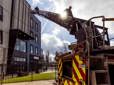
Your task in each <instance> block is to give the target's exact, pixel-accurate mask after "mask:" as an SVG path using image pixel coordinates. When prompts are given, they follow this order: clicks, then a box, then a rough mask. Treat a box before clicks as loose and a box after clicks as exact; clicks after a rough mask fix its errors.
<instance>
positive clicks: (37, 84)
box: [3, 80, 54, 85]
mask: <svg viewBox="0 0 114 85" xmlns="http://www.w3.org/2000/svg"><path fill="white" fill-rule="evenodd" d="M53 82H54V80H46V81H32V82H23V83H11V84H3V85H53Z"/></svg>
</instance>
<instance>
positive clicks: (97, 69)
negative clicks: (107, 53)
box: [90, 55, 111, 85]
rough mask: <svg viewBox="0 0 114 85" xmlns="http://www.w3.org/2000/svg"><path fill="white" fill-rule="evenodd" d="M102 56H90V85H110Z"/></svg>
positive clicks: (106, 66)
mask: <svg viewBox="0 0 114 85" xmlns="http://www.w3.org/2000/svg"><path fill="white" fill-rule="evenodd" d="M105 61H106V59H105V58H104V56H103V55H102V56H91V58H90V64H91V66H90V79H91V85H111V84H110V78H109V71H108V64H107V63H105Z"/></svg>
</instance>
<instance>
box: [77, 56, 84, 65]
mask: <svg viewBox="0 0 114 85" xmlns="http://www.w3.org/2000/svg"><path fill="white" fill-rule="evenodd" d="M75 59H76V61H77V62H78V63H79V64H83V61H82V60H80V57H79V55H75Z"/></svg>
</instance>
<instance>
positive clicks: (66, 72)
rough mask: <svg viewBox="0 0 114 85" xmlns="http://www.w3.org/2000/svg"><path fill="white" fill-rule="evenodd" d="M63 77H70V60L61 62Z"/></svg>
mask: <svg viewBox="0 0 114 85" xmlns="http://www.w3.org/2000/svg"><path fill="white" fill-rule="evenodd" d="M63 77H67V78H71V77H72V61H64V62H63Z"/></svg>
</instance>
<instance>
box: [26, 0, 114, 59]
mask: <svg viewBox="0 0 114 85" xmlns="http://www.w3.org/2000/svg"><path fill="white" fill-rule="evenodd" d="M27 1H28V2H29V3H30V4H31V7H32V8H34V7H36V6H38V7H39V8H40V9H42V10H48V11H52V12H58V13H59V12H61V10H64V9H65V8H67V7H69V6H70V5H71V6H72V8H73V9H72V11H73V15H74V16H75V17H78V18H83V19H89V18H91V17H93V16H99V15H105V16H106V17H114V11H113V10H114V0H95V1H94V0H27ZM37 17H38V19H40V21H41V23H42V48H43V50H44V52H46V51H47V50H49V51H50V54H51V56H52V57H54V53H55V51H63V47H64V44H63V43H66V44H67V45H68V44H70V43H71V42H74V41H76V40H75V38H74V36H71V35H69V32H68V31H67V30H66V29H64V28H62V27H60V26H58V25H56V24H55V23H53V22H51V21H49V20H47V19H44V18H42V17H39V16H37ZM96 24H100V25H102V24H101V22H100V20H97V22H96ZM106 27H109V34H110V37H111V38H112V37H113V36H114V29H113V28H114V22H106ZM111 44H112V45H114V42H113V41H112V42H111Z"/></svg>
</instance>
